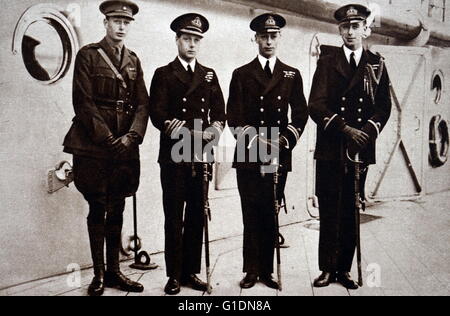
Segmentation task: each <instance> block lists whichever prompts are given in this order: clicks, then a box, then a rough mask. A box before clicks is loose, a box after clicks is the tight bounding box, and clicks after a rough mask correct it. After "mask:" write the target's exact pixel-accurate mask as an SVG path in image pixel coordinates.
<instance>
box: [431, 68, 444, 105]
mask: <svg viewBox="0 0 450 316" xmlns="http://www.w3.org/2000/svg"><path fill="white" fill-rule="evenodd" d="M443 86H444V75H443V73H442V72H441V71H436V72H435V73H434V74H433V78H432V82H431V93H432V97H433V101H434V103H436V104H440V103H441V99H442V93H443V91H442V89H443Z"/></svg>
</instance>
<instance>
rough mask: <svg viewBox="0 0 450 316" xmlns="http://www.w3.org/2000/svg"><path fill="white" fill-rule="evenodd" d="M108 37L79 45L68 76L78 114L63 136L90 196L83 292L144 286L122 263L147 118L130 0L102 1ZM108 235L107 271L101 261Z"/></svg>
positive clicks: (131, 289)
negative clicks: (132, 45) (88, 267)
mask: <svg viewBox="0 0 450 316" xmlns="http://www.w3.org/2000/svg"><path fill="white" fill-rule="evenodd" d="M100 10H101V12H102V13H103V14H105V17H106V18H105V20H104V26H105V28H106V37H105V38H104V39H103V40H102V41H101V42H99V43H96V44H91V45H87V46H85V47H83V48H82V49H81V50H80V51H79V53H78V55H77V58H76V62H75V71H74V80H73V106H74V109H75V114H76V116H75V118H74V120H73V125H72V127H71V129H70V131H69V133H68V135H67V136H66V139H65V141H64V151H65V152H67V153H70V154H73V172H74V178H75V185H76V187H77V189H78V190H79V191H80V192H81V193H82V194H83V196H84V198H85V199H86V201H87V202H88V203H89V209H90V212H89V217H88V231H89V237H90V244H91V252H92V260H93V263H94V273H95V278H94V280H93V281H92V284H91V285H90V286H89V290H88V294H89V295H91V296H99V295H102V294H103V292H104V287H105V286H106V287H115V288H119V289H120V290H123V291H127V292H142V291H143V290H144V288H143V286H142V285H141V284H138V283H136V282H133V281H131V280H129V279H128V278H126V277H125V276H124V275H123V274H122V273H121V272H120V267H119V250H120V247H121V231H122V225H123V212H124V208H125V198H127V197H130V196H133V195H134V194H135V193H136V191H137V189H138V186H139V178H140V161H139V145H140V144H142V142H143V139H144V135H145V132H146V129H147V123H148V94H147V90H146V87H145V83H144V76H143V72H142V68H141V63H140V61H139V58H138V57H137V56H136V54H135V53H133V52H132V51H130V50H128V49H127V48H126V47H125V46H124V40H125V38H126V36H127V34H128V31H129V28H130V23H131V21H132V20H134V18H133V16H134V15H136V14H137V13H138V11H139V8H138V6H137V5H136V4H134V3H133V2H131V1H122V0H121V1H105V2H103V3H102V4H101V5H100ZM105 239H106V257H107V258H106V259H107V271H106V272H105V263H104V240H105Z"/></svg>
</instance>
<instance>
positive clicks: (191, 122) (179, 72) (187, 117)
mask: <svg viewBox="0 0 450 316" xmlns="http://www.w3.org/2000/svg"><path fill="white" fill-rule="evenodd" d="M171 29H172V30H173V31H174V32H175V33H176V44H177V46H178V56H177V57H176V58H175V60H174V61H173V62H171V63H170V64H169V65H167V66H164V67H161V68H159V69H157V70H156V72H155V75H154V77H153V81H152V85H151V88H150V117H151V120H152V122H153V124H154V126H155V127H156V128H157V129H159V130H160V131H161V138H160V153H159V160H158V162H159V164H160V166H161V185H162V190H163V205H164V214H165V259H166V270H167V277H168V278H169V280H168V282H167V285H166V287H165V292H166V293H167V294H168V295H176V294H178V293H179V292H180V285H183V286H184V285H187V286H190V287H192V288H193V289H195V290H198V291H206V290H207V285H206V284H205V283H204V282H203V281H201V280H200V279H199V278H198V277H197V276H196V274H199V273H200V272H201V257H202V244H203V243H202V236H203V228H204V227H203V226H204V217H203V216H204V208H203V204H202V181H203V171H202V167H203V164H202V163H201V162H202V161H204V160H203V149H204V146H206V145H208V146H210V145H211V143H215V144H217V143H218V141H219V138H220V135H221V133H222V132H223V129H224V126H225V121H226V116H225V101H224V98H223V94H222V90H221V88H220V85H219V80H218V78H217V75H216V73H215V71H214V70H213V69H211V68H208V67H205V66H203V65H201V64H200V63H199V62H198V61H197V59H196V56H197V54H198V52H199V49H200V44H201V41H202V39H203V37H204V33H206V32H207V31H208V29H209V22H208V20H207V19H206V18H205V17H203V16H202V15H200V14H196V13H189V14H185V15H182V16H180V17H178V18H177V19H175V20H174V21H173V22H172V24H171ZM186 132H187V133H186ZM180 142H181V143H182V144H184V145H186V146H185V147H184V148H182V149H181V150H176V149H175V148H177V146H178V145H179V144H180ZM191 143H200V147H201V148H200V150H198V148H197V147H196V146H189V145H190V144H191ZM189 147H190V148H189ZM172 152H177V153H179V152H183V157H184V158H183V157H178V156H177V157H175V155H172ZM186 155H187V156H186ZM208 161H210V159H209V160H208Z"/></svg>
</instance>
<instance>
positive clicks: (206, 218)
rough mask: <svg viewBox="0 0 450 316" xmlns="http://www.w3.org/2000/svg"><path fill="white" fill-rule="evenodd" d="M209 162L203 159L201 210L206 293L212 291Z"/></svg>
mask: <svg viewBox="0 0 450 316" xmlns="http://www.w3.org/2000/svg"><path fill="white" fill-rule="evenodd" d="M209 166H210V164H208V163H207V160H206V159H204V160H203V190H202V191H203V211H204V221H205V223H204V225H205V261H206V282H207V293H208V294H211V293H212V286H211V262H210V256H209V222H210V221H211V208H210V206H209V198H208V191H209V181H210V179H211V176H212V175H211V172H210V170H209Z"/></svg>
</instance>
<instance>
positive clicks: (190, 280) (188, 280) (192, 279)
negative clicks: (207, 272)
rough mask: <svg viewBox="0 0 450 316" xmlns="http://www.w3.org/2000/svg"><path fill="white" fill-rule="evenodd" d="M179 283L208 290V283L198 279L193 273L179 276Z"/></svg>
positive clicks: (195, 288)
mask: <svg viewBox="0 0 450 316" xmlns="http://www.w3.org/2000/svg"><path fill="white" fill-rule="evenodd" d="M181 285H183V286H189V287H191V288H192V289H194V290H196V291H200V292H206V291H207V290H208V284H206V283H205V282H203V281H202V280H200V279H199V278H198V277H197V276H196V275H195V274H191V275H189V276H187V277H183V278H181Z"/></svg>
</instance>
